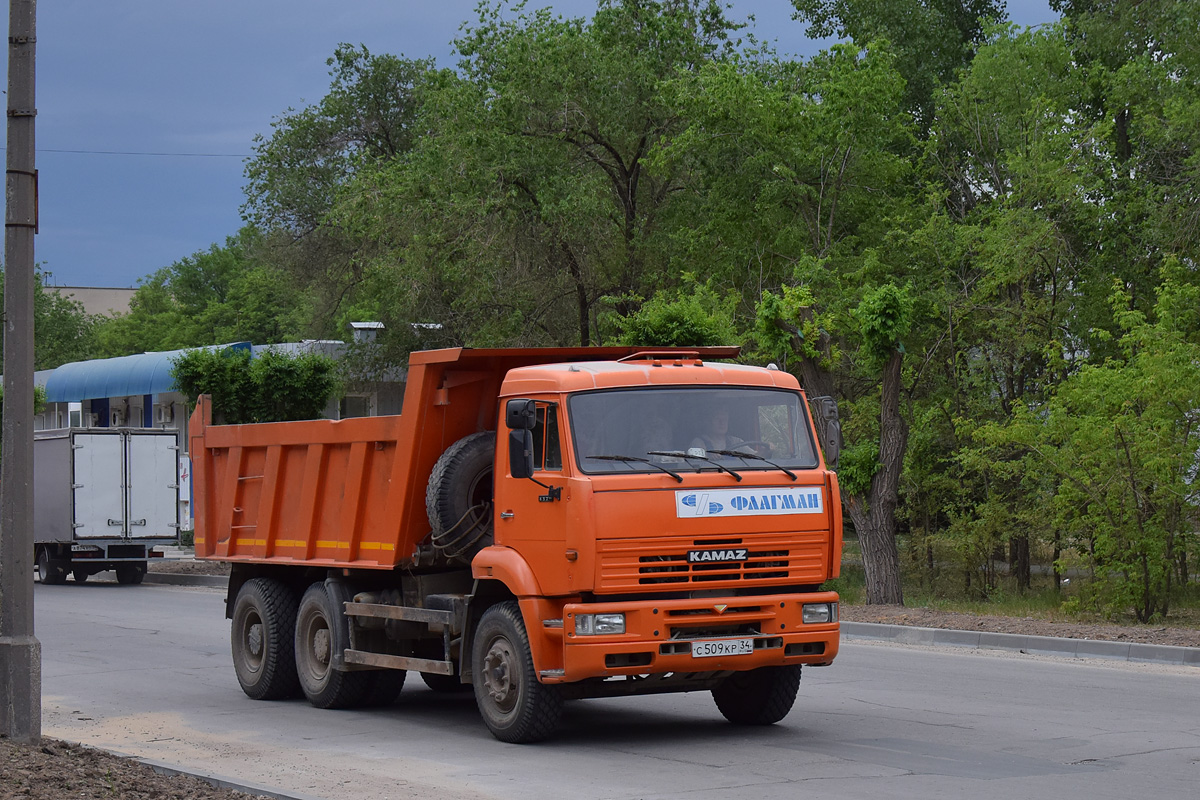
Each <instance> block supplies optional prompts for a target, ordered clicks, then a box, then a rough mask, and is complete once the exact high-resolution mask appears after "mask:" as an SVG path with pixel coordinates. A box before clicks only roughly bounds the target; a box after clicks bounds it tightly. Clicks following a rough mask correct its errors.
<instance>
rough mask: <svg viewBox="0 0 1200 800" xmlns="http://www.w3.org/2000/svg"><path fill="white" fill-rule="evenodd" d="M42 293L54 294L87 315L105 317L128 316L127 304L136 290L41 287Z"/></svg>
mask: <svg viewBox="0 0 1200 800" xmlns="http://www.w3.org/2000/svg"><path fill="white" fill-rule="evenodd" d="M42 291H44V292H54V293H56V294H59V295H61V296H63V297H65V298H67V299H68V300H74V301H75V302H76V303H79V304H80V305H82V306H83V310H84V311H85V312H87V313H88V314H99V315H101V316H105V317H112V316H116V315H117V314H128V313H129V303H130V301H131V300H133V295H134V293H135V292H136V291H137V290H136V289H121V288H116V289H110V288H106V287H99V286H43V287H42Z"/></svg>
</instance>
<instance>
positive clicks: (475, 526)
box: [425, 431, 496, 560]
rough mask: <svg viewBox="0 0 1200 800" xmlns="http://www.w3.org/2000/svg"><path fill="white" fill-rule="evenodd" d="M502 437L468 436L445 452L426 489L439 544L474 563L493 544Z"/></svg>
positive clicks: (450, 554) (453, 555)
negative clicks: (494, 485)
mask: <svg viewBox="0 0 1200 800" xmlns="http://www.w3.org/2000/svg"><path fill="white" fill-rule="evenodd" d="M495 453H496V434H495V433H494V432H491V431H485V432H484V433H473V434H471V435H470V436H464V437H463V438H461V439H459V440H458V441H457V442H455V443H454V444H452V445H450V447H449V448H448V449H447V450H446V452H444V453H442V455H441V457H440V458H439V459H438V460H437V463H436V464H434V466H433V472H432V473H431V474H430V476H429V485H428V486H427V487H426V490H425V509H426V511H427V512H428V513H429V526H430V528H432V530H433V533H432V536H431V540H432V541H433V546H434V547H435V548H436V549H437V550H438V552H440V553H442V554H443V555H444V556H446V557H447V558H452V559H453V558H464V559H467V560H469V559H470V558H471V556H473V555H475V554H476V553H477V552H479V550H480V549H481V548H484V547H487V546H488V545H490V544H491V543H492V472H493V466H492V461H493V459H494V458H495Z"/></svg>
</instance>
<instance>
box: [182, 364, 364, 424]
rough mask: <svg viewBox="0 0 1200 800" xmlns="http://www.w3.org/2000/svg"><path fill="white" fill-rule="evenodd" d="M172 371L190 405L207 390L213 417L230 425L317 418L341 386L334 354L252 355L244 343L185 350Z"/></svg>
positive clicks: (194, 403)
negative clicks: (234, 346) (233, 346)
mask: <svg viewBox="0 0 1200 800" xmlns="http://www.w3.org/2000/svg"><path fill="white" fill-rule="evenodd" d="M171 373H172V375H173V376H174V378H175V384H176V386H178V388H179V391H180V392H181V393H182V394H183V395H184V396H185V397H187V400H188V404H189V406H190V407H193V408H194V407H195V405H196V401H197V400H198V399H199V397H200V395H202V394H207V395H210V396H211V397H212V401H213V416H214V419H216V420H217V421H218V422H221V423H226V424H230V425H234V424H241V423H247V422H285V421H287V420H297V419H316V418H319V417H321V416H324V413H325V407H326V405H327V404H328V403H329V400H330V398H332V397H333V396H335V395H336V394H337V392H338V391H339V389H340V387H341V381H340V379H339V378H338V376H337V366H336V364H335V363H334V362H333V360H332V359H330V358H328V357H326V356H323V355H320V354H316V353H302V354H299V355H290V354H288V353H284V352H279V351H275V350H271V349H267V350H264V351H263V352H261V353H260V354H259V355H258V356H256V357H252V356H251V353H250V351H249V350H248V349H244V348H238V349H232V348H206V349H195V350H189V351H187V352H186V353H183V354H181V355H180V356H178V357H177V358H176V359H175V360H174V361H173V362H172V368H171Z"/></svg>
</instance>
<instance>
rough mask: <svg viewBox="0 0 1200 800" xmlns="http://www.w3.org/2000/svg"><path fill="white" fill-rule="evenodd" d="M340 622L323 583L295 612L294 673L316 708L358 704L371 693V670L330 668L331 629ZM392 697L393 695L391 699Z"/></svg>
mask: <svg viewBox="0 0 1200 800" xmlns="http://www.w3.org/2000/svg"><path fill="white" fill-rule="evenodd" d="M343 619H344V616H343V614H342V611H341V609H339V608H335V607H334V604H333V601H332V600H330V598H329V592H328V590H326V588H325V584H323V583H314V584H313V585H312V586H309V587H308V590H307V591H306V592H305V593H304V597H302V598H300V608H299V610H298V611H297V612H296V672H297V674H298V675H299V677H300V688H301V690H302V691H303V692H304V696H305V697H307V698H308V702H310V703H312V704H313V705H314V706H316V707H317V708H350V707H352V706H357V705H362V704H363V703H364V702H365V701H366V700H367V696H368V695H369V694H370V693H371V689H372V688H373V687H372V683H373V682H374V680H375V675H376V674H378V673H376V672H373V671H365V670H364V671H358V672H342V671H340V670H336V669H334V668H333V657H334V647H335V644H334V642H335V637H334V635H333V626H334V625H337V624H339V623H341V621H342V620H343ZM394 696H395V695H393V697H394Z"/></svg>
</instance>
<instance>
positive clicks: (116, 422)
mask: <svg viewBox="0 0 1200 800" xmlns="http://www.w3.org/2000/svg"><path fill="white" fill-rule="evenodd" d="M124 424H125V415H124V414H122V413H121V412H120V411H110V412H109V414H108V427H110V428H119V427H121V426H122V425H124Z"/></svg>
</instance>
